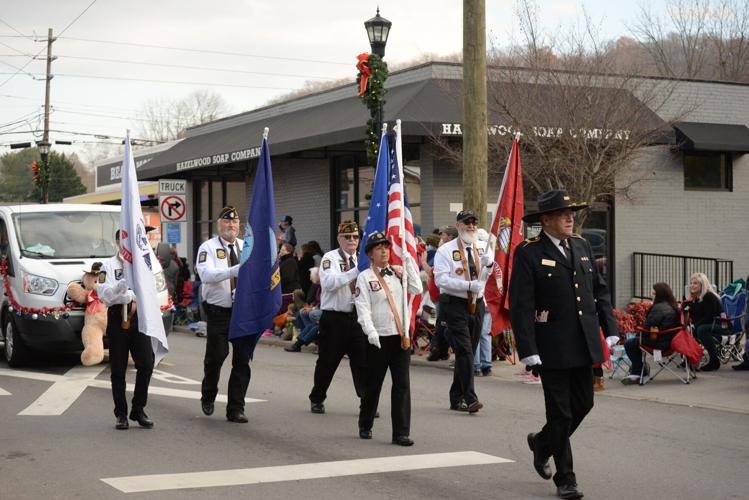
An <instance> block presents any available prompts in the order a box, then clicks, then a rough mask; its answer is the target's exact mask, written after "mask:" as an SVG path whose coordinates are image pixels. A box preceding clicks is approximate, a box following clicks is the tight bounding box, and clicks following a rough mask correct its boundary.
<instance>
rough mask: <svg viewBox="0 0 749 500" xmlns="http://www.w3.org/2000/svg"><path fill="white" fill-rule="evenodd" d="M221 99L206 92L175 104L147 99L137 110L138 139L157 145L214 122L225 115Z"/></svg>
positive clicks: (162, 99)
mask: <svg viewBox="0 0 749 500" xmlns="http://www.w3.org/2000/svg"><path fill="white" fill-rule="evenodd" d="M227 110H228V107H227V105H226V102H225V101H224V99H223V98H222V97H221V96H220V95H219V94H216V93H215V92H212V91H209V90H196V91H194V92H192V93H190V94H189V95H187V97H184V98H183V99H179V100H170V99H165V98H161V99H151V100H149V101H146V102H145V103H144V104H143V106H142V107H141V111H140V113H139V118H141V120H142V121H141V123H142V128H141V131H140V133H141V135H142V137H144V138H146V139H149V140H153V141H159V142H165V141H171V140H174V139H177V138H179V137H182V136H183V135H184V132H185V129H186V128H188V127H192V126H195V125H200V124H203V123H208V122H211V121H214V120H216V119H218V118H220V117H222V116H224V115H225V114H226V113H227Z"/></svg>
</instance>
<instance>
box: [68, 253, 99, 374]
mask: <svg viewBox="0 0 749 500" xmlns="http://www.w3.org/2000/svg"><path fill="white" fill-rule="evenodd" d="M101 265H102V264H101V262H94V264H93V265H92V266H91V270H90V271H83V277H82V278H81V283H83V286H81V285H80V284H78V283H71V284H70V285H69V286H68V296H69V297H70V298H71V299H73V300H74V301H76V302H78V303H79V304H83V305H85V306H86V315H85V318H84V322H83V331H82V332H81V341H82V342H83V352H82V353H81V363H82V364H83V365H84V366H92V365H98V364H99V363H101V362H102V360H103V359H104V333H105V332H106V331H107V306H106V305H105V304H104V302H102V301H101V299H100V298H99V296H98V295H97V294H96V289H95V287H96V283H98V282H99V278H100V277H101V278H103V277H104V275H103V274H101Z"/></svg>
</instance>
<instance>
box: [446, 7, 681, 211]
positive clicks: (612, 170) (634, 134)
mask: <svg viewBox="0 0 749 500" xmlns="http://www.w3.org/2000/svg"><path fill="white" fill-rule="evenodd" d="M517 19H518V23H519V27H520V30H519V31H520V40H518V41H517V42H516V44H515V45H513V46H511V47H510V48H509V49H506V50H500V49H499V48H497V47H496V45H495V46H494V47H493V48H492V50H490V54H489V59H490V62H491V63H492V64H493V65H492V68H491V69H490V72H489V87H488V94H489V115H490V120H489V122H490V125H489V130H488V133H489V146H490V155H491V159H490V162H489V167H490V173H499V171H500V170H501V169H503V168H504V161H505V160H506V158H507V155H508V153H509V148H510V146H511V143H512V137H513V135H514V133H515V132H520V133H521V134H522V137H521V141H520V142H521V145H522V148H523V150H522V159H523V174H524V181H525V186H526V193H527V195H526V196H527V198H528V199H533V198H534V197H535V195H536V194H538V193H541V192H544V191H547V190H549V189H560V188H564V189H567V190H569V191H571V192H572V193H574V195H575V196H576V197H577V198H579V199H580V200H582V201H585V202H588V203H593V202H599V201H600V202H607V201H610V200H612V199H613V197H614V195H617V196H619V197H625V198H626V197H628V196H629V194H630V190H631V188H632V186H634V185H635V184H636V183H638V182H640V181H641V180H643V178H644V177H643V175H644V174H641V175H639V176H638V175H635V174H634V169H633V168H632V165H633V161H635V160H636V159H637V158H638V156H639V154H640V153H641V152H642V151H643V149H644V148H647V147H648V146H651V145H653V144H654V143H657V142H659V141H658V140H659V139H661V138H662V136H663V133H664V132H666V131H668V130H670V125H671V122H670V121H669V120H663V119H661V118H660V117H659V116H658V113H659V111H661V110H662V108H663V106H664V104H665V103H666V102H667V101H668V99H669V97H670V96H671V94H672V92H673V89H674V86H675V84H676V82H675V81H672V80H664V79H653V78H642V77H641V76H640V67H639V65H637V64H633V65H632V66H631V67H626V68H625V67H623V65H622V62H621V61H620V60H618V59H617V58H616V53H615V52H612V51H611V50H610V49H611V45H610V44H607V43H603V42H602V41H601V40H600V39H599V37H598V35H597V29H596V26H595V25H594V23H593V22H592V21H591V20H590V18H589V17H588V16H587V15H585V16H584V20H583V23H582V26H580V27H578V28H576V29H572V30H569V32H564V31H557V32H555V33H554V34H553V35H548V34H545V33H542V32H541V31H540V30H539V29H538V26H539V24H538V20H537V9H536V6H535V4H534V3H533V2H532V0H520V1H519V3H518V8H517ZM684 112H686V110H685V111H684ZM680 114H683V113H680ZM676 118H678V117H676ZM438 144H440V145H441V148H440V149H441V151H442V152H443V155H444V156H447V157H448V158H450V159H452V160H454V161H455V163H456V164H460V163H459V161H457V160H458V155H457V154H456V149H457V148H456V147H455V144H450V143H447V142H445V141H444V140H438ZM615 181H616V182H615ZM584 217H585V216H584V214H583V216H582V217H581V218H579V220H578V221H577V223H578V224H579V225H584V222H585V219H584Z"/></svg>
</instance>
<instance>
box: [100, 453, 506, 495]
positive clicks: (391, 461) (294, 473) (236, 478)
mask: <svg viewBox="0 0 749 500" xmlns="http://www.w3.org/2000/svg"><path fill="white" fill-rule="evenodd" d="M512 462H513V460H509V459H507V458H502V457H495V456H493V455H487V454H485V453H479V452H476V451H461V452H454V453H430V454H425V455H404V456H397V457H381V458H363V459H357V460H342V461H338V462H318V463H309V464H298V465H279V466H275V467H257V468H254V469H229V470H217V471H208V472H187V473H181V474H152V475H147V476H129V477H109V478H102V479H101V480H102V481H103V482H105V483H107V484H108V485H110V486H112V487H113V488H115V489H118V490H120V491H121V492H123V493H138V492H145V491H164V490H178V489H186V488H209V487H216V486H238V485H247V484H260V483H275V482H282V481H298V480H301V479H321V478H326V477H345V476H357V475H362V474H379V473H383V472H404V471H410V470H421V469H436V468H440V467H462V466H468V465H486V464H503V463H512Z"/></svg>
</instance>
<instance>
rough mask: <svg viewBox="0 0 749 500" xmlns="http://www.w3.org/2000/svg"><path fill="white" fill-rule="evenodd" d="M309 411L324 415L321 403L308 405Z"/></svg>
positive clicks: (323, 406)
mask: <svg viewBox="0 0 749 500" xmlns="http://www.w3.org/2000/svg"><path fill="white" fill-rule="evenodd" d="M309 411H311V412H312V413H321V414H322V413H325V405H324V404H322V403H312V404H311V405H310V408H309Z"/></svg>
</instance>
